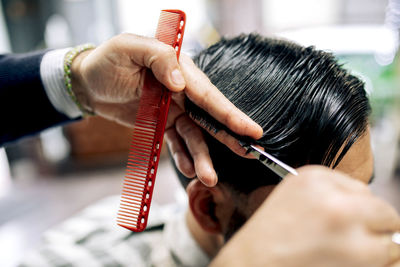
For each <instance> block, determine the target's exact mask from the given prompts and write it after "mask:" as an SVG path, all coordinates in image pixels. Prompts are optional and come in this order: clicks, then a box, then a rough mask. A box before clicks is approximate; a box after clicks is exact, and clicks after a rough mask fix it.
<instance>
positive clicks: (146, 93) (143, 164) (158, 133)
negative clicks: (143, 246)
mask: <svg viewBox="0 0 400 267" xmlns="http://www.w3.org/2000/svg"><path fill="white" fill-rule="evenodd" d="M185 24H186V15H185V13H184V12H182V11H180V10H163V11H161V14H160V18H159V21H158V26H157V31H156V38H157V39H158V40H159V41H161V42H163V43H165V44H168V45H171V46H172V47H174V48H175V50H176V56H177V58H179V53H180V51H181V45H182V38H183V32H184V29H185ZM170 101H171V91H169V90H168V89H166V88H165V87H164V86H163V85H162V84H161V83H159V82H158V81H157V79H156V78H155V77H154V75H153V73H152V72H151V71H147V72H146V78H145V81H144V85H143V91H142V96H141V98H140V103H139V109H138V112H137V115H136V122H135V127H134V129H133V137H132V144H131V147H130V152H129V157H128V163H127V171H126V176H125V179H124V185H123V190H122V196H121V203H120V209H119V211H118V216H117V223H118V225H120V226H122V227H125V228H127V229H129V230H132V231H135V232H141V231H143V230H144V229H145V228H146V225H147V217H148V215H149V210H150V204H151V199H152V195H153V189H154V183H155V179H156V173H157V167H158V161H159V159H160V152H161V146H162V143H163V136H164V130H165V124H166V122H167V116H168V110H169V103H170Z"/></svg>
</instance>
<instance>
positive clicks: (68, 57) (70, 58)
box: [64, 44, 96, 116]
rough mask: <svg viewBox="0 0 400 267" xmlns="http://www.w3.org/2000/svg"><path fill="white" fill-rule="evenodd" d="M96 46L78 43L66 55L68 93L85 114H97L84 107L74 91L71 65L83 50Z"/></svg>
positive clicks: (65, 71)
mask: <svg viewBox="0 0 400 267" xmlns="http://www.w3.org/2000/svg"><path fill="white" fill-rule="evenodd" d="M94 48H96V46H94V45H93V44H83V45H78V46H76V47H74V48H73V49H71V50H70V51H68V53H67V54H66V55H65V57H64V82H65V87H66V89H67V92H68V95H69V96H70V97H71V99H72V101H74V103H75V104H76V106H77V107H78V108H79V109H80V110H81V111H82V113H83V115H84V116H85V115H95V114H94V112H93V111H92V110H88V109H86V108H84V107H83V106H82V105H81V103H79V101H78V99H77V98H76V95H75V94H74V92H73V91H72V82H71V81H72V78H71V66H72V61H73V60H74V59H75V58H76V57H77V56H78V55H79V54H80V53H82V52H84V51H87V50H89V49H94Z"/></svg>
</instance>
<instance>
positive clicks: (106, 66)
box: [71, 33, 262, 186]
mask: <svg viewBox="0 0 400 267" xmlns="http://www.w3.org/2000/svg"><path fill="white" fill-rule="evenodd" d="M147 69H151V71H152V73H153V74H154V76H155V77H156V78H157V80H158V81H159V82H161V83H162V84H163V85H165V87H166V88H168V89H169V90H171V91H172V92H173V95H172V99H173V101H172V103H171V106H170V112H169V114H168V121H167V125H166V138H165V140H166V141H167V143H168V144H169V146H170V147H172V148H173V149H172V154H173V155H174V158H175V160H176V161H177V166H178V168H179V169H180V170H181V171H182V172H183V173H184V174H185V175H186V176H188V177H194V175H195V173H196V174H198V177H199V178H200V180H201V181H202V182H203V183H204V184H206V185H207V186H214V185H215V184H216V182H217V175H216V174H215V171H214V168H213V166H212V163H211V160H210V157H209V155H208V148H207V146H206V145H205V142H204V139H203V137H202V135H199V134H198V133H199V128H198V126H195V127H194V128H193V121H191V120H190V119H189V118H188V117H187V115H186V114H185V112H184V108H183V99H184V97H189V98H190V99H191V100H192V101H193V102H194V103H196V104H197V105H199V106H200V107H202V108H203V109H204V110H206V111H207V112H208V113H210V114H211V115H212V116H213V117H214V118H216V119H217V120H219V121H220V122H221V123H223V124H225V125H227V126H228V127H229V128H230V129H231V130H232V131H234V132H236V133H238V134H240V135H246V136H250V137H252V138H254V139H258V138H260V137H261V136H262V128H261V127H260V126H259V125H258V124H256V123H255V122H254V121H252V120H251V119H250V118H249V117H248V116H246V115H245V114H244V113H243V112H241V111H240V110H239V109H237V108H236V107H235V106H234V105H233V104H232V103H230V102H229V101H228V100H227V99H226V98H225V96H224V95H222V93H221V92H219V91H218V89H217V88H216V87H215V86H214V85H213V84H212V83H211V82H210V80H209V79H208V78H207V77H206V75H205V74H203V72H201V71H200V70H199V69H198V68H197V67H196V66H195V65H194V63H193V62H192V60H191V59H190V58H189V57H187V56H185V55H181V57H180V62H178V61H177V58H176V53H175V50H174V49H173V48H172V47H171V46H168V45H166V44H163V43H161V42H159V41H157V40H156V39H154V38H146V37H141V36H137V35H133V34H127V33H124V34H121V35H118V36H116V37H113V38H111V39H110V40H108V41H106V42H105V43H103V44H101V45H100V46H98V47H97V48H96V49H93V50H89V51H86V52H84V53H81V54H79V56H77V57H76V58H75V59H74V61H73V62H72V67H71V72H72V75H71V76H72V90H73V91H74V93H75V95H76V97H77V99H78V101H79V102H80V103H81V104H82V106H83V107H84V108H85V109H87V110H91V111H94V112H95V113H96V114H97V115H98V116H101V117H103V118H106V119H109V120H112V121H116V122H118V123H120V124H123V125H126V126H129V127H132V126H133V125H134V122H135V116H136V112H137V109H138V106H139V100H140V95H141V90H142V87H143V82H144V78H145V73H146V71H147ZM211 100H212V101H211ZM188 124H190V127H188V126H187V125H188ZM188 128H191V129H195V130H191V131H188V130H185V129H188ZM196 129H197V130H196ZM214 135H215V134H214ZM215 136H216V138H217V139H219V140H220V141H222V142H223V143H224V144H226V145H227V146H229V147H230V148H231V149H232V150H233V151H235V152H236V153H238V154H240V155H244V153H245V151H244V149H242V148H241V147H240V146H239V145H238V143H237V141H236V140H235V139H233V138H232V137H231V136H228V135H226V133H223V132H221V133H218V134H217V135H215Z"/></svg>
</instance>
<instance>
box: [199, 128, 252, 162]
mask: <svg viewBox="0 0 400 267" xmlns="http://www.w3.org/2000/svg"><path fill="white" fill-rule="evenodd" d="M195 122H196V121H195ZM196 123H197V122H196ZM198 125H200V126H201V124H198ZM205 130H206V131H207V132H208V133H209V134H210V135H211V136H213V137H214V138H215V139H217V140H218V141H220V142H221V143H223V144H224V145H226V146H227V147H229V149H230V150H231V151H232V152H234V153H235V154H237V155H239V156H241V157H244V158H248V159H254V156H253V155H252V154H249V153H247V149H245V148H244V147H242V146H241V145H240V144H239V141H238V140H237V139H236V138H234V137H233V136H232V135H230V134H228V133H227V132H226V131H224V130H220V131H218V132H215V131H212V130H210V129H207V128H205Z"/></svg>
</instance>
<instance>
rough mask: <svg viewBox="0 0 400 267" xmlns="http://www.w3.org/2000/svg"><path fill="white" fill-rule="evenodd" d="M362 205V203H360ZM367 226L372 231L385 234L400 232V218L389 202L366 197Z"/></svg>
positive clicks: (364, 202) (364, 204)
mask: <svg viewBox="0 0 400 267" xmlns="http://www.w3.org/2000/svg"><path fill="white" fill-rule="evenodd" d="M360 204H361V203H360ZM362 205H363V207H365V208H364V209H365V213H366V217H365V219H366V224H367V227H368V228H369V230H370V231H374V232H378V233H385V232H395V231H399V230H400V217H399V214H398V213H397V211H396V210H395V209H394V208H393V207H392V206H391V205H389V204H388V203H387V202H385V201H383V200H382V199H379V198H378V197H375V196H372V195H371V196H370V197H368V198H367V197H365V201H363V204H362Z"/></svg>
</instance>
